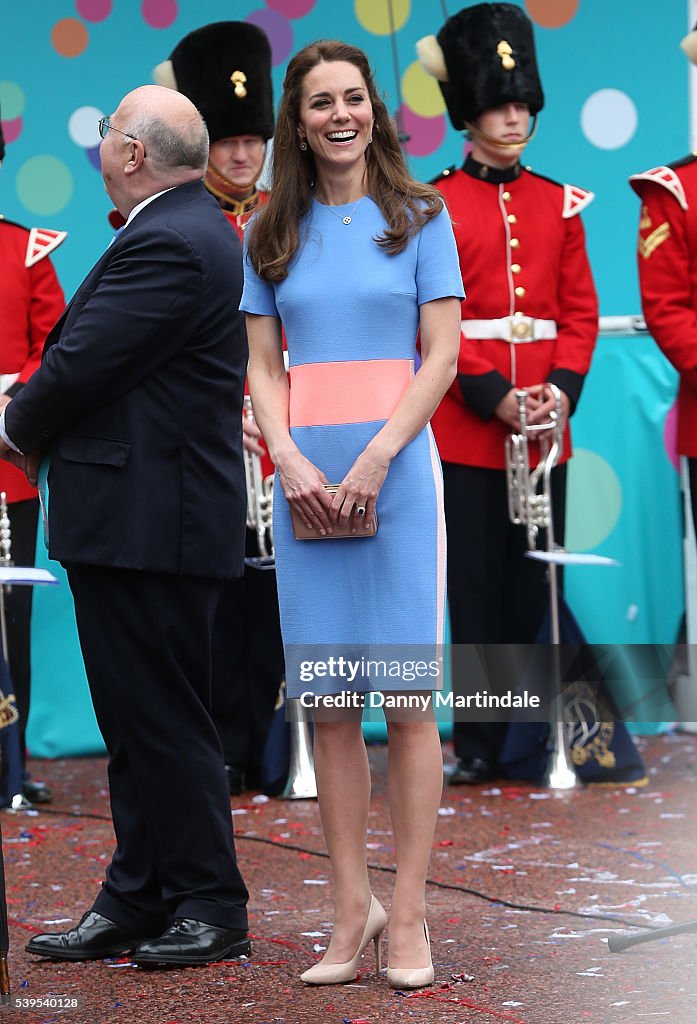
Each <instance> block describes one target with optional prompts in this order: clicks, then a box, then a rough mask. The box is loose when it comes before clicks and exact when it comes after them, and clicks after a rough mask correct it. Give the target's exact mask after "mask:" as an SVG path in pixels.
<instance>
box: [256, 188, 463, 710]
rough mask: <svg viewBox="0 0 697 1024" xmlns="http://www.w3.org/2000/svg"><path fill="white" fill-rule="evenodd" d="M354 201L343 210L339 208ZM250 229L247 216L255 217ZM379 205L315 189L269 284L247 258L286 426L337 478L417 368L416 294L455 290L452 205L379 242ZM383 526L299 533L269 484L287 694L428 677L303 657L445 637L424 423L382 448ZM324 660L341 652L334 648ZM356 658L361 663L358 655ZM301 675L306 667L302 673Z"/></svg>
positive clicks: (434, 487) (403, 648)
mask: <svg viewBox="0 0 697 1024" xmlns="http://www.w3.org/2000/svg"><path fill="white" fill-rule="evenodd" d="M349 211H350V223H348V224H346V223H344V220H343V217H344V216H345V215H347V214H348V213H349ZM252 230H253V226H252ZM384 230H385V221H384V219H383V216H382V214H381V212H380V209H379V208H378V206H377V205H376V204H375V203H374V202H373V200H372V199H371V198H370V197H369V196H366V197H365V198H364V199H363V200H361V201H360V202H359V203H358V205H356V204H355V203H354V204H350V205H349V206H346V207H342V206H334V207H328V206H324V205H323V204H321V203H318V202H317V201H313V202H312V206H311V209H310V211H309V213H308V214H307V216H306V217H305V219H304V220H303V222H302V224H301V232H300V237H301V244H300V247H299V250H298V252H297V254H296V256H295V257H294V259H293V261H292V262H291V264H290V267H289V272H288V276H287V277H286V278H285V280H283V281H282V282H280V283H279V284H270V283H269V282H266V281H264V280H262V279H260V278H259V277H258V276H257V275H256V274H255V273H254V271H253V269H252V267H251V265H250V263H249V260H248V259H247V258H246V257H245V286H244V293H243V296H242V302H241V307H240V308H241V309H242V310H244V311H245V312H248V313H256V314H260V315H265V316H274V317H279V318H280V320H281V321H282V323H283V327H284V329H285V334H286V341H287V346H288V359H289V374H290V408H289V418H290V432H291V435H292V437H293V440H294V441H295V443H296V444H297V445H298V448H299V449H300V450H301V451H302V453H303V454H304V455H305V456H306V457H307V458H308V459H309V460H310V461H311V462H313V463H314V464H315V465H316V466H317V467H318V468H320V469H321V470H323V472H324V473H325V474H326V477H327V479H328V480H329V481H330V482H331V483H339V482H340V481H341V480H342V479H343V477H344V476H345V475H346V473H347V472H348V470H349V469H350V467H351V465H352V464H353V462H354V461H355V459H356V458H357V457H358V456H359V455H360V453H361V452H362V451H363V449H364V448H365V447H366V445H367V444H368V442H369V441H370V440H371V438H372V437H373V436H374V435H375V434H376V433H377V432H378V431H379V430H380V428H381V427H382V426H383V425H384V423H385V422H386V420H387V419H388V418H389V416H390V415H391V414H392V412H393V411H394V409H395V407H396V405H397V403H398V401H399V399H400V397H401V396H402V394H403V393H404V391H405V390H406V388H407V387H408V385H409V382H410V380H411V378H412V376H413V374H414V362H415V357H416V343H417V334H418V326H419V306H420V305H421V304H423V303H426V302H430V301H432V300H433V299H438V298H443V297H446V296H456V297H458V298H460V299H461V298H463V297H464V292H463V288H462V278H461V276H460V268H459V261H458V256H457V250H456V246H455V240H454V237H453V231H452V227H451V224H450V218H449V216H448V213H447V211H446V210H445V209H443V210H442V211H441V212H440V213H439V214H438V215H436V216H435V217H433V218H432V219H431V220H430V221H428V222H427V223H426V224H425V225H424V227H423V228H422V229H421V230H420V231H419V232H418V234H417V235H415V236H414V237H413V238H412V239H411V240H410V242H409V244H408V245H407V247H406V248H405V249H404V251H403V252H401V253H398V254H397V255H395V256H390V255H388V254H387V253H386V252H385V250H384V249H382V248H381V247H380V246H378V245H377V243H376V242H375V237H376V236H379V235H380V234H382V233H383V231H384ZM377 511H378V520H379V529H378V532H377V534H376V535H375V536H374V537H367V538H361V539H337V538H330V539H324V540H310V541H307V540H296V539H295V538H294V535H293V530H292V526H291V520H290V513H289V508H288V502H287V501H286V499H285V497H284V495H283V491H282V489H281V487H280V485H278V486H276V487H275V488H274V508H273V529H274V547H275V553H276V574H277V580H278V596H279V606H280V613H281V630H282V634H283V640H284V646H285V651H286V677H287V694H288V696H290V697H298V696H300V695H301V694H304V693H306V692H307V691H308V690H312V691H313V692H315V693H317V694H331V693H338V692H341V691H343V690H345V689H347V683H350V684H351V688H353V689H356V690H361V691H365V690H370V689H377V690H389V689H393V690H404V689H425V690H431V689H434V688H436V685H435V684H434V680H433V678H432V677H431V676H425V677H417V678H413V679H412V678H411V676H413V675H414V673H413V672H412V673H411V674H410V678H408V679H407V680H406V681H405V679H404V678H403V675H402V676H400V674H399V672H395V674H394V675H393V676H389V677H388V675H387V673H386V671H385V670H382V671H380V672H377V674H376V673H371V672H368V671H361V672H360V673H359V674H358V676H359V677H358V679H356V678H353V679H348V680H347V677H346V674H345V673H342V672H335V673H331V672H325V674H324V675H323V676H320V677H315V676H314V675H312V674H310V675H312V678H311V679H310V675H309V674H308V673H307V672H302V671H301V666H302V665H304V664H305V663H306V662H307V660H308V658H310V659H311V658H313V657H314V658H317V659H319V660H324V661H326V660H327V658H328V657H330V656H332V655H333V656H334V657H335V658H336V659H338V658H339V657H340V656H342V655H344V654H346V653H347V652H350V653H351V654H352V655H353V656H354V658H355V656H356V653H357V652H358V653H359V654H360V655H361V656H366V657H367V655H368V654H369V653H371V652H372V653H373V654H374V653H375V651H377V650H380V652H381V654H382V655H385V652H387V651H391V652H393V653H394V655H395V659H396V660H397V661H399V659H400V658H404V657H405V652H407V651H410V650H419V651H421V652H424V651H426V650H428V649H430V650H433V649H434V648H435V647H436V646H437V645H440V644H442V642H443V629H444V616H445V565H446V547H445V545H446V540H445V520H444V514H443V488H442V473H441V468H440V461H439V458H438V452H437V449H436V446H435V442H434V439H433V434H432V432H431V428H430V425H427V426H426V427H424V429H423V430H421V431H420V433H419V434H418V435H417V436H416V437H415V438H414V439H413V440H412V441H411V442H410V443H409V444H408V445H406V447H405V448H403V449H402V451H400V452H399V454H398V455H397V456H396V457H395V458H394V459H393V460H392V463H391V465H390V468H389V471H388V473H387V477H386V479H385V483H384V485H383V487H382V489H381V491H380V494H379V496H378V502H377ZM334 664H337V662H336V661H335V663H334ZM364 665H365V663H364ZM301 676H302V678H301Z"/></svg>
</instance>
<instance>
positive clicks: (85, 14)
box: [75, 0, 112, 21]
mask: <svg viewBox="0 0 697 1024" xmlns="http://www.w3.org/2000/svg"><path fill="white" fill-rule="evenodd" d="M111 7H112V0H76V3H75V9H76V11H77V13H78V14H79V15H80V17H81V18H84V19H85V21H104V19H105V18H108V17H109V15H110V14H111Z"/></svg>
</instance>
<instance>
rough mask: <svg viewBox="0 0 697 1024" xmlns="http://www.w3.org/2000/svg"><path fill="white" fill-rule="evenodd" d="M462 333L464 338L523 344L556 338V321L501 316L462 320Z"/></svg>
mask: <svg viewBox="0 0 697 1024" xmlns="http://www.w3.org/2000/svg"><path fill="white" fill-rule="evenodd" d="M461 326H462V333H463V334H464V336H465V337H466V338H472V339H473V340H483V339H489V338H494V339H496V340H500V341H510V342H513V344H525V343H526V342H530V341H543V340H545V339H549V338H556V336H557V322H556V320H536V319H535V318H534V317H532V316H502V317H499V319H498V320H463V321H462V325H461Z"/></svg>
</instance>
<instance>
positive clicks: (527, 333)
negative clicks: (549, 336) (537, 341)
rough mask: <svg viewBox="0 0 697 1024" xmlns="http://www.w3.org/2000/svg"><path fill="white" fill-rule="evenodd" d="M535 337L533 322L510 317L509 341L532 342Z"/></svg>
mask: <svg viewBox="0 0 697 1024" xmlns="http://www.w3.org/2000/svg"><path fill="white" fill-rule="evenodd" d="M534 336H535V321H534V320H532V319H531V320H529V321H528V320H521V319H520V318H518V317H515V316H512V317H511V338H510V340H511V341H532V339H533V338H534Z"/></svg>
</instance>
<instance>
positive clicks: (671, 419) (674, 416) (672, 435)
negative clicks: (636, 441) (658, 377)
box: [663, 402, 680, 473]
mask: <svg viewBox="0 0 697 1024" xmlns="http://www.w3.org/2000/svg"><path fill="white" fill-rule="evenodd" d="M677 437H678V403H677V402H675V404H674V405H672V406H671V407H670V409H669V410H668V415H667V416H666V421H665V423H664V425H663V445H664V447H665V450H666V455H667V456H668V458H669V459H670V461H671V462H672V463H673V468H674V469H675V470H676V471H677V472H678V473H679V472H680V456H679V455H678V449H677Z"/></svg>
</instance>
